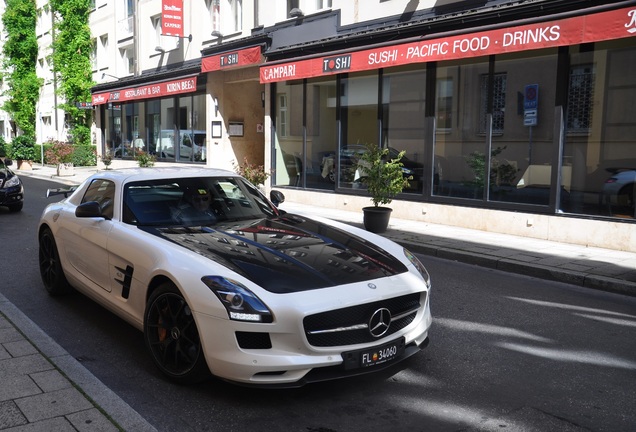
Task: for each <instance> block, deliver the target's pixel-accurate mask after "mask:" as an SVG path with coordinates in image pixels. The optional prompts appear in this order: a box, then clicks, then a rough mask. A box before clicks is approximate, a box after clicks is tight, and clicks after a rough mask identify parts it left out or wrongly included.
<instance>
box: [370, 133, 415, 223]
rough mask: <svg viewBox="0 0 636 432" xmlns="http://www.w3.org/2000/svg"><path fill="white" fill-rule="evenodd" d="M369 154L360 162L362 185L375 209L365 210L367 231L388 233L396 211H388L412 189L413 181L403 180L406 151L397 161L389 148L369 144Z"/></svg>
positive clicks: (400, 154)
mask: <svg viewBox="0 0 636 432" xmlns="http://www.w3.org/2000/svg"><path fill="white" fill-rule="evenodd" d="M365 147H366V151H365V152H364V153H362V155H361V156H360V160H359V161H358V171H359V174H360V182H361V183H362V184H364V185H365V186H366V187H367V190H368V191H369V194H370V195H371V201H373V206H372V207H364V208H363V209H362V211H363V213H364V227H365V229H366V230H367V231H371V232H374V233H382V232H384V231H386V229H387V227H388V225H389V219H390V218H391V212H392V211H393V209H391V208H390V207H385V206H384V205H386V204H390V203H391V201H393V197H394V196H395V195H397V194H399V193H401V192H402V190H403V189H404V188H405V187H407V186H408V185H409V180H411V179H412V178H411V177H405V176H404V170H403V169H402V166H403V164H402V162H400V160H401V159H402V157H404V153H405V151H401V152H400V153H399V154H398V155H397V157H395V158H393V159H391V158H390V157H389V149H388V148H380V147H378V146H377V145H375V144H366V145H365Z"/></svg>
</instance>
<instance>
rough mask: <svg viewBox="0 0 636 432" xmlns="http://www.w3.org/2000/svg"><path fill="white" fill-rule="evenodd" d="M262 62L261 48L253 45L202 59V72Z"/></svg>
mask: <svg viewBox="0 0 636 432" xmlns="http://www.w3.org/2000/svg"><path fill="white" fill-rule="evenodd" d="M260 62H261V48H260V47H252V48H246V49H242V50H237V51H230V52H225V53H223V54H217V55H213V56H209V57H203V58H202V59H201V72H213V71H217V70H221V69H229V68H234V67H241V66H250V65H254V64H258V63H260Z"/></svg>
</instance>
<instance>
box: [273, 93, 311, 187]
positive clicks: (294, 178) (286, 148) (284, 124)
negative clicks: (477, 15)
mask: <svg viewBox="0 0 636 432" xmlns="http://www.w3.org/2000/svg"><path fill="white" fill-rule="evenodd" d="M276 95H277V97H276V100H277V103H278V104H279V105H278V106H277V107H276V110H277V111H276V114H277V117H276V123H275V124H276V134H275V135H274V137H275V155H274V165H275V166H274V167H273V168H274V175H273V178H272V181H273V184H274V185H277V186H297V187H300V186H302V178H303V175H304V174H303V161H302V158H303V131H304V125H303V84H302V82H294V83H279V84H277V85H276ZM281 103H282V106H281Z"/></svg>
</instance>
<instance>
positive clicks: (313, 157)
mask: <svg viewBox="0 0 636 432" xmlns="http://www.w3.org/2000/svg"><path fill="white" fill-rule="evenodd" d="M336 88H337V87H336V78H335V77H332V78H329V79H314V80H309V81H308V82H307V99H306V101H305V111H306V119H307V120H306V122H307V142H306V146H305V148H306V151H305V155H306V157H305V159H304V162H305V163H304V166H305V167H306V169H305V178H306V182H307V187H308V188H314V189H331V190H333V188H334V185H335V182H336V170H335V161H336V160H335V155H336V149H337V142H338V141H337V137H338V132H337V127H336V101H337V98H336V95H337V91H336Z"/></svg>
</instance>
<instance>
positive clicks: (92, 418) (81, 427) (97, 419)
mask: <svg viewBox="0 0 636 432" xmlns="http://www.w3.org/2000/svg"><path fill="white" fill-rule="evenodd" d="M66 418H67V419H68V420H69V421H70V422H71V424H72V425H73V426H75V428H76V429H77V430H78V431H80V432H84V431H85V432H111V431H113V432H117V430H118V429H117V428H116V427H115V426H114V425H113V423H112V422H111V421H110V420H108V419H107V418H106V416H104V415H103V414H102V413H101V412H100V411H99V410H98V409H97V408H93V409H89V410H86V411H80V412H78V413H75V414H69V415H67V416H66Z"/></svg>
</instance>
